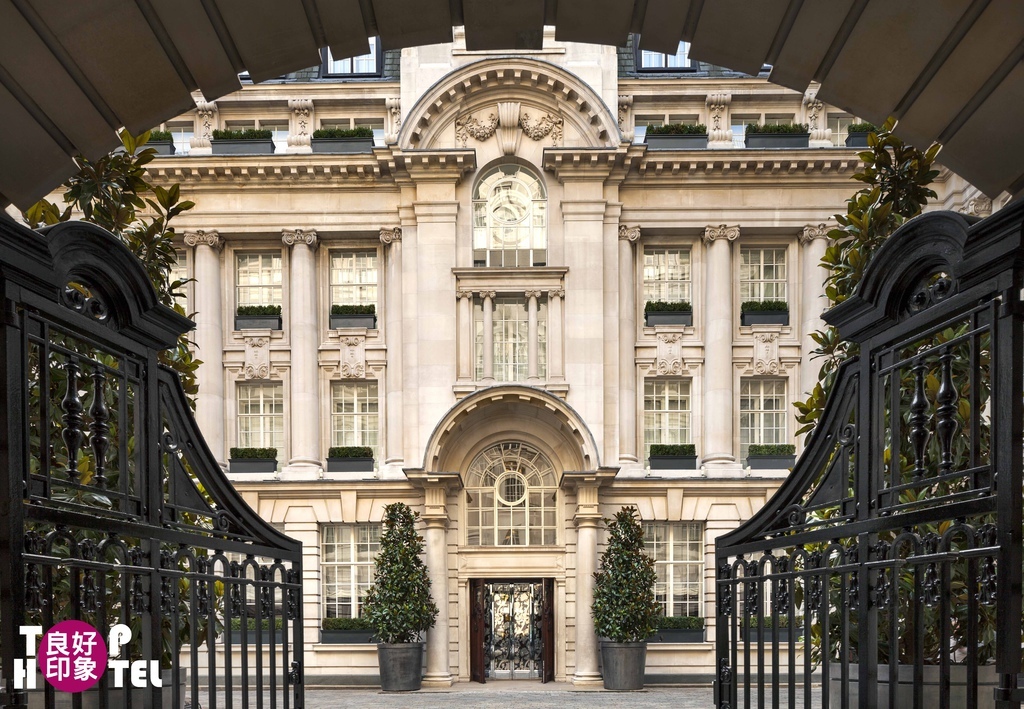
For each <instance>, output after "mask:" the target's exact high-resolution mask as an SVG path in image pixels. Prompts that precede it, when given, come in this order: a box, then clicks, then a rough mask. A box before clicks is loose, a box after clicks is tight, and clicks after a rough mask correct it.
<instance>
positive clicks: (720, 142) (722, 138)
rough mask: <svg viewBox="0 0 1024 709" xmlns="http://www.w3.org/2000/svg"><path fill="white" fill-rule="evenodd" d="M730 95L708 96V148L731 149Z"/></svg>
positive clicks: (706, 102)
mask: <svg viewBox="0 0 1024 709" xmlns="http://www.w3.org/2000/svg"><path fill="white" fill-rule="evenodd" d="M730 103H732V95H731V94H727V93H712V94H708V97H707V99H706V101H705V104H706V105H707V107H708V147H709V148H731V147H732V126H730V125H729V104H730Z"/></svg>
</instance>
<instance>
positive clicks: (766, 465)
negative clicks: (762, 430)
mask: <svg viewBox="0 0 1024 709" xmlns="http://www.w3.org/2000/svg"><path fill="white" fill-rule="evenodd" d="M795 451H796V446H794V445H792V444H790V443H751V444H750V449H749V450H748V451H747V465H749V466H750V467H751V468H754V469H755V470H771V469H779V468H792V467H793V464H794V463H795V462H796V455H794V453H795Z"/></svg>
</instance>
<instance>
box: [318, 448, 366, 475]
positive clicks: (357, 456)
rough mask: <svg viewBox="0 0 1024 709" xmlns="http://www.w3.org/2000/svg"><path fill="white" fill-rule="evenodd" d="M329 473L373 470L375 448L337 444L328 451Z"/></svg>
mask: <svg viewBox="0 0 1024 709" xmlns="http://www.w3.org/2000/svg"><path fill="white" fill-rule="evenodd" d="M327 472H328V473H369V472H373V449H372V448H370V447H369V446H337V447H334V448H330V449H329V450H328V451H327Z"/></svg>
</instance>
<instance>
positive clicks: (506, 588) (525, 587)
mask: <svg viewBox="0 0 1024 709" xmlns="http://www.w3.org/2000/svg"><path fill="white" fill-rule="evenodd" d="M483 595H484V629H483V663H482V665H483V668H484V675H485V677H487V678H490V679H527V678H539V677H541V675H542V669H543V653H542V642H541V619H542V595H543V584H541V583H536V582H532V581H528V582H486V583H484V594H483Z"/></svg>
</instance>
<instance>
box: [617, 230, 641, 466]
mask: <svg viewBox="0 0 1024 709" xmlns="http://www.w3.org/2000/svg"><path fill="white" fill-rule="evenodd" d="M639 241H640V227H639V226H633V227H630V226H626V225H625V224H620V225H619V464H620V465H629V464H631V463H637V462H639V460H638V457H637V448H636V367H635V366H634V364H633V362H634V360H635V359H636V249H637V248H638V246H637V244H638V242H639Z"/></svg>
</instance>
